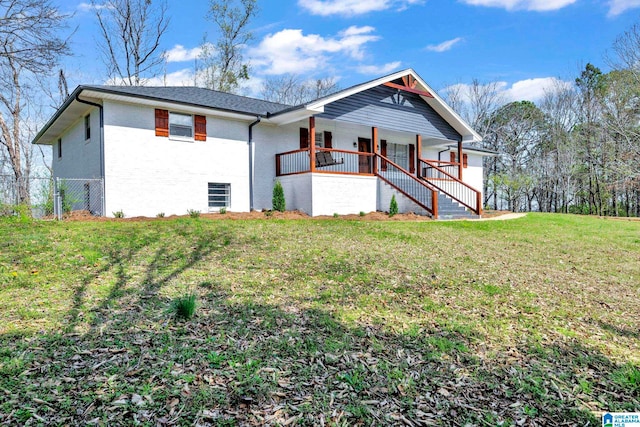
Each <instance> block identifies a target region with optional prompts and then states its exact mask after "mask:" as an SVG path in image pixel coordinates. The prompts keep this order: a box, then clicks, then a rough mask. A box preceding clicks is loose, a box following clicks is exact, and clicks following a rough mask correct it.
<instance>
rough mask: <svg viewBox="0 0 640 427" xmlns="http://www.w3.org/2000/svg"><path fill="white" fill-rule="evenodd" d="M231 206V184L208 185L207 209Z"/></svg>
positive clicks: (211, 183)
mask: <svg viewBox="0 0 640 427" xmlns="http://www.w3.org/2000/svg"><path fill="white" fill-rule="evenodd" d="M229 206H231V184H218V183H214V182H210V183H209V209H211V208H227V207H229Z"/></svg>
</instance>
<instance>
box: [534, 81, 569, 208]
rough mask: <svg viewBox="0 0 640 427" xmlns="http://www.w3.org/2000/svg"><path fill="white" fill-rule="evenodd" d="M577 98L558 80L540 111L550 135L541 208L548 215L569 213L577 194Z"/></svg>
mask: <svg viewBox="0 0 640 427" xmlns="http://www.w3.org/2000/svg"><path fill="white" fill-rule="evenodd" d="M577 104H578V100H577V96H576V91H575V88H574V87H573V86H570V85H567V84H566V83H564V82H562V81H561V80H557V81H556V82H555V83H554V85H553V87H551V88H549V89H548V90H546V91H545V96H544V98H543V99H542V101H541V102H540V109H541V110H542V112H543V113H544V115H545V120H546V122H547V125H546V126H547V132H546V134H545V140H544V141H543V144H542V145H543V147H542V149H541V152H540V157H539V162H540V163H541V164H540V165H539V167H538V173H539V174H540V175H541V178H540V182H539V189H538V206H539V208H540V210H543V211H547V212H565V213H566V212H568V207H569V204H570V203H572V202H573V198H574V194H575V192H576V182H575V181H576V180H575V176H574V170H575V165H576V164H577V162H578V157H577V146H576V145H577V140H576V138H574V137H573V134H572V131H573V129H574V128H575V126H576V125H577V120H578V111H577Z"/></svg>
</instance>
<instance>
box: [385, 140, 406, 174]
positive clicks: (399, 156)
mask: <svg viewBox="0 0 640 427" xmlns="http://www.w3.org/2000/svg"><path fill="white" fill-rule="evenodd" d="M408 151H409V146H408V145H404V144H394V143H392V142H389V143H387V158H388V159H389V160H391V161H392V162H393V163H395V164H396V165H398V166H400V167H401V168H403V169H408V166H409V155H408Z"/></svg>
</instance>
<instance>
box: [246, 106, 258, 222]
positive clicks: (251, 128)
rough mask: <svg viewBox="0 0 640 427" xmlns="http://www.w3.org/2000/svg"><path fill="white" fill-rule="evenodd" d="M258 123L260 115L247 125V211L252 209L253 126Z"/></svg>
mask: <svg viewBox="0 0 640 427" xmlns="http://www.w3.org/2000/svg"><path fill="white" fill-rule="evenodd" d="M258 123H260V116H256V121H255V122H253V123H251V124H250V125H249V211H250V212H252V211H253V127H254V126H255V125H257V124H258Z"/></svg>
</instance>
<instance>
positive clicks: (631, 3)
mask: <svg viewBox="0 0 640 427" xmlns="http://www.w3.org/2000/svg"><path fill="white" fill-rule="evenodd" d="M636 7H640V0H610V1H609V16H617V15H620V14H622V13H624V12H626V11H627V10H629V9H635V8H636Z"/></svg>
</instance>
